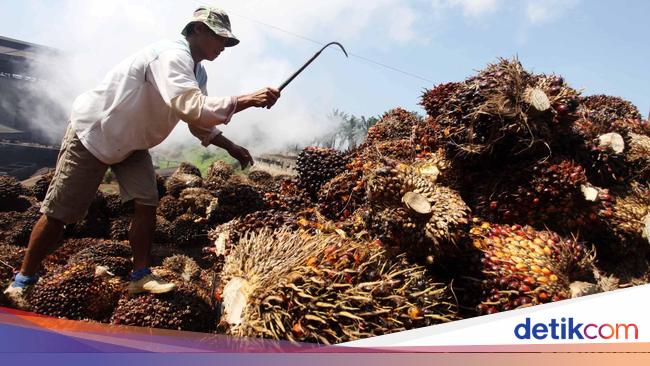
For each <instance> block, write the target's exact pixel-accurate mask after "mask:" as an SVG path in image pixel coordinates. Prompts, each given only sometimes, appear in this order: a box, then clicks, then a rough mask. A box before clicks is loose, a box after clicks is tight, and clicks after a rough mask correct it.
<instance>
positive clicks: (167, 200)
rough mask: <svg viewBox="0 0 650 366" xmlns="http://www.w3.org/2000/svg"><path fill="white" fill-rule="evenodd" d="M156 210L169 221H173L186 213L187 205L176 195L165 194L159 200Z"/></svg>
mask: <svg viewBox="0 0 650 366" xmlns="http://www.w3.org/2000/svg"><path fill="white" fill-rule="evenodd" d="M179 194H180V193H179ZM156 211H157V213H158V215H160V216H162V217H164V218H165V219H167V220H169V221H173V220H174V219H176V218H177V217H178V216H180V215H182V214H184V213H185V211H186V207H185V206H184V205H183V204H182V202H181V201H180V200H179V199H178V198H176V197H174V196H165V197H163V198H161V199H160V201H159V202H158V207H157V208H156Z"/></svg>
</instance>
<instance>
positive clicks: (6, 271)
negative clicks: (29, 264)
mask: <svg viewBox="0 0 650 366" xmlns="http://www.w3.org/2000/svg"><path fill="white" fill-rule="evenodd" d="M24 256H25V248H22V247H19V246H16V245H0V286H3V287H6V286H7V284H8V283H9V281H11V278H12V277H13V275H14V272H15V271H17V270H18V269H19V268H20V265H21V263H22V261H23V257H24Z"/></svg>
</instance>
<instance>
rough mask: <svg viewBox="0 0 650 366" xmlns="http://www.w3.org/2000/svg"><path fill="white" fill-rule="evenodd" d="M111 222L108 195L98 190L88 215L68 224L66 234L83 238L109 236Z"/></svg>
mask: <svg viewBox="0 0 650 366" xmlns="http://www.w3.org/2000/svg"><path fill="white" fill-rule="evenodd" d="M110 230H111V224H110V218H109V216H108V209H107V201H106V196H105V195H104V194H103V193H102V192H100V191H97V193H96V194H95V198H94V199H93V201H92V203H91V204H90V207H89V208H88V211H87V212H86V217H84V219H83V220H81V221H80V222H78V223H75V224H73V225H66V228H65V235H66V236H67V237H75V238H83V237H92V238H107V237H108V236H109V235H110Z"/></svg>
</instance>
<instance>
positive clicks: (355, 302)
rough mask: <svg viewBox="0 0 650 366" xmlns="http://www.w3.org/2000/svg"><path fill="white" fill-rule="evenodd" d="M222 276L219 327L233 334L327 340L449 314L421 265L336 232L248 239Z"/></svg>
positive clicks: (443, 291) (441, 292) (448, 304)
mask: <svg viewBox="0 0 650 366" xmlns="http://www.w3.org/2000/svg"><path fill="white" fill-rule="evenodd" d="M221 281H222V286H220V287H219V291H218V293H217V296H218V297H219V298H220V299H221V300H222V308H223V310H224V311H223V313H222V314H223V315H222V318H221V324H222V325H224V326H226V327H227V333H228V334H231V335H235V336H254V337H265V338H273V339H286V340H290V341H295V342H318V343H323V344H332V343H339V342H345V341H352V340H355V339H360V338H366V337H370V336H375V335H379V334H387V333H391V332H397V331H401V330H405V329H411V328H417V327H422V326H427V325H432V324H436V323H441V322H446V321H450V320H453V319H455V318H456V316H455V314H456V312H455V305H453V304H452V303H453V300H452V297H451V296H450V295H451V293H450V292H449V291H448V290H447V288H446V287H445V286H444V285H443V284H441V283H437V282H435V281H434V280H433V279H431V278H430V277H428V276H427V274H426V273H425V270H424V268H423V267H420V266H415V265H412V264H409V263H408V262H407V261H406V260H405V258H404V256H399V257H396V258H392V259H391V258H389V257H388V256H387V255H386V253H385V251H384V250H383V249H382V248H381V246H379V245H376V244H372V243H357V242H354V241H350V240H345V239H342V238H340V237H339V236H335V235H334V236H333V235H319V236H309V235H307V234H306V233H304V232H295V233H289V232H286V231H280V232H275V233H273V232H270V231H265V232H261V233H259V234H257V235H251V236H247V237H246V238H244V239H242V240H241V241H240V242H239V244H238V245H237V246H236V247H235V249H234V250H233V252H232V253H231V254H230V255H229V256H228V257H227V258H226V263H225V265H224V268H223V271H222V275H221Z"/></svg>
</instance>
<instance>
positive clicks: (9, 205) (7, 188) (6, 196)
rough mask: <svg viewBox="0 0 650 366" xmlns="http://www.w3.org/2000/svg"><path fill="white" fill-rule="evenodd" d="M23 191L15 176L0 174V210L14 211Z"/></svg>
mask: <svg viewBox="0 0 650 366" xmlns="http://www.w3.org/2000/svg"><path fill="white" fill-rule="evenodd" d="M24 193H25V189H24V188H23V186H22V185H21V184H20V182H18V181H17V180H16V178H14V177H11V176H8V175H0V207H1V208H0V211H14V210H15V209H16V207H17V205H19V204H20V200H19V197H20V195H22V194H24Z"/></svg>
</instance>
